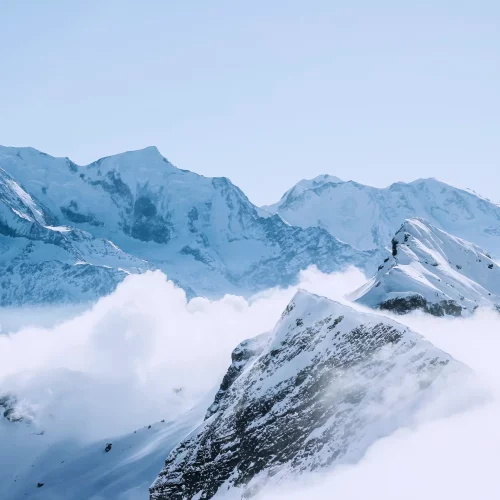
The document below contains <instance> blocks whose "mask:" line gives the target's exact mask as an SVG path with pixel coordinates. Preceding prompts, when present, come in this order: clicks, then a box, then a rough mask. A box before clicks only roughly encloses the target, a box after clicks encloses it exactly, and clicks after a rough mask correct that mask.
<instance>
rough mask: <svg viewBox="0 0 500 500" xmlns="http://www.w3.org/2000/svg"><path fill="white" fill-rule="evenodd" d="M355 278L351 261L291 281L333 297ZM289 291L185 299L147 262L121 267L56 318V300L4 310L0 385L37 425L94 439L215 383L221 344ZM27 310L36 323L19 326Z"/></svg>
mask: <svg viewBox="0 0 500 500" xmlns="http://www.w3.org/2000/svg"><path fill="white" fill-rule="evenodd" d="M363 279H364V277H363V275H362V274H361V273H360V272H359V271H356V270H349V271H347V272H346V273H344V274H334V275H323V274H322V273H320V272H319V271H317V270H316V269H314V268H313V269H309V270H307V271H304V272H303V273H301V284H300V286H301V287H303V288H306V289H308V290H310V291H312V292H315V293H321V294H328V295H330V296H331V297H336V298H341V296H342V295H343V294H344V293H345V292H346V291H347V290H348V289H349V288H352V286H354V285H355V284H357V283H360V282H362V281H363ZM353 282H354V283H353ZM351 285H352V286H351ZM295 291H296V287H294V288H290V289H286V290H281V289H273V290H267V291H266V292H263V293H260V294H258V295H256V296H255V297H252V298H251V299H250V300H245V299H244V298H242V297H236V296H231V295H227V296H225V297H223V298H222V299H220V300H216V301H210V300H207V299H204V298H195V299H193V300H191V301H190V302H187V301H186V297H185V294H184V292H183V291H182V290H181V289H179V288H177V287H175V286H174V285H173V283H172V282H169V281H167V280H166V278H165V276H164V275H163V274H162V273H160V272H154V273H146V274H144V275H140V276H139V275H133V276H129V277H128V278H127V279H126V280H125V281H124V282H123V283H122V284H121V285H120V286H119V287H118V289H117V290H116V291H115V292H114V293H113V294H111V295H110V296H108V297H105V298H103V299H101V300H100V301H99V302H98V303H97V304H96V305H95V306H94V307H92V308H91V309H90V310H87V311H84V312H79V311H77V314H76V316H74V317H72V318H71V319H67V320H65V321H63V322H58V321H57V320H56V318H58V317H60V315H61V312H62V311H61V309H60V308H55V309H54V310H53V312H52V314H51V312H50V311H47V310H45V311H44V310H37V311H35V312H36V315H32V316H31V317H30V316H29V314H30V313H31V312H32V311H31V310H27V311H23V310H22V309H21V310H12V311H5V310H4V311H2V312H1V313H0V323H1V322H3V323H4V324H9V325H12V326H13V327H14V329H15V330H18V331H15V333H12V334H9V335H7V334H4V335H0V395H2V394H5V393H7V392H11V393H13V394H15V395H16V396H17V397H18V398H19V400H20V403H22V405H23V407H25V408H31V409H32V412H33V413H34V414H35V416H36V418H35V423H36V425H37V426H38V427H40V428H43V429H47V428H48V429H50V430H51V432H52V434H55V433H58V434H60V435H61V437H68V436H71V437H79V438H84V439H97V438H100V437H109V436H111V435H116V434H121V433H125V432H128V431H131V430H134V429H135V428H137V427H140V426H142V425H145V424H148V423H150V422H153V421H156V420H160V419H162V418H166V419H170V418H175V417H176V416H178V415H179V414H181V412H183V411H185V410H186V409H188V408H189V407H190V406H191V405H193V404H194V403H195V402H196V401H199V400H200V399H201V398H203V397H204V395H205V394H206V393H207V392H208V391H211V390H215V389H217V388H218V385H219V384H220V381H221V379H222V376H223V375H224V373H225V371H226V369H227V367H228V365H229V363H230V355H231V351H232V350H233V349H234V348H235V347H236V345H237V344H238V343H239V342H241V341H242V340H244V339H246V338H249V337H253V336H255V335H258V334H260V333H262V332H264V331H267V330H270V329H272V327H273V326H274V324H275V323H276V321H277V320H278V318H279V316H280V314H281V312H282V310H283V309H284V307H285V306H286V304H287V303H288V301H289V300H290V299H291V297H292V296H293V294H294V293H295ZM70 311H72V312H73V313H74V310H71V309H70ZM17 315H19V316H17ZM27 316H28V317H30V321H33V322H38V324H40V325H42V326H22V325H25V324H26V323H27V322H28V321H29V320H28V319H27ZM5 319H7V320H8V321H2V320H5ZM20 325H21V326H20ZM19 328H20V329H19ZM4 332H5V328H4Z"/></svg>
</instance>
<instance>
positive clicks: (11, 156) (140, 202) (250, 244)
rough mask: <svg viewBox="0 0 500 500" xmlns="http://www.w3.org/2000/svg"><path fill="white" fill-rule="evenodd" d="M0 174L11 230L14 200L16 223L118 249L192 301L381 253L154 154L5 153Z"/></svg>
mask: <svg viewBox="0 0 500 500" xmlns="http://www.w3.org/2000/svg"><path fill="white" fill-rule="evenodd" d="M0 168H2V169H3V171H4V172H5V175H6V176H7V177H8V179H9V180H8V183H10V188H9V189H8V193H6V194H5V193H4V194H2V195H1V197H0V201H2V202H3V203H4V214H3V215H4V217H5V218H6V220H10V219H12V217H14V215H16V214H17V212H15V210H17V208H16V207H15V206H10V205H9V203H10V201H9V200H10V199H11V197H12V196H14V195H16V193H17V201H16V203H21V202H22V203H23V206H24V211H23V212H22V215H19V217H21V218H23V217H29V218H30V221H31V222H32V220H34V221H36V222H37V224H38V225H41V226H44V227H45V226H47V225H50V226H52V228H53V229H52V230H50V229H46V231H51V232H53V233H57V234H62V233H63V232H64V231H66V232H67V229H65V228H72V229H73V231H77V230H78V231H80V232H79V233H78V234H86V235H91V236H92V237H93V238H104V239H106V240H109V241H112V242H113V244H114V245H115V248H116V247H118V248H120V249H122V250H123V251H124V252H126V253H127V254H128V255H133V256H134V257H135V258H136V259H138V260H141V261H146V262H148V263H150V264H149V265H154V266H157V267H158V268H160V269H162V270H163V271H165V272H166V273H167V275H168V276H169V278H170V279H173V280H174V281H176V282H178V283H180V284H181V286H183V287H184V288H185V289H186V290H187V291H188V293H190V294H191V295H194V294H199V295H208V296H220V295H223V294H225V293H239V294H247V293H250V292H255V291H258V290H261V289H264V288H268V287H272V286H277V285H288V284H291V283H292V282H294V281H295V280H296V277H297V273H298V272H299V271H300V270H302V269H305V268H307V267H308V266H310V265H311V264H315V265H317V266H318V268H319V269H320V270H322V271H326V272H331V271H336V270H339V269H341V268H343V267H346V266H347V265H355V266H358V267H361V268H366V267H367V266H368V268H370V263H371V262H373V257H374V255H375V253H376V252H360V251H358V250H355V249H353V248H352V247H351V246H350V245H348V244H345V243H342V242H340V241H338V240H337V239H336V238H334V237H333V236H332V235H331V234H330V233H328V232H327V231H325V230H322V229H319V228H307V229H302V228H298V227H291V226H290V225H288V224H286V223H284V222H283V221H282V220H281V219H280V218H279V217H278V216H271V217H269V214H266V213H264V212H263V211H262V210H260V209H259V208H257V207H255V206H254V205H253V204H252V203H251V202H250V201H249V200H248V198H247V197H246V196H245V195H244V194H243V193H242V192H241V191H240V190H239V189H238V188H237V187H236V186H234V185H233V184H232V183H231V182H230V181H229V180H228V179H226V178H207V177H203V176H200V175H197V174H195V173H192V172H188V171H186V170H180V169H178V168H176V167H174V166H173V165H172V164H171V163H170V162H169V161H168V160H167V159H165V158H164V157H163V156H162V155H161V154H160V153H159V151H158V150H157V149H156V148H154V147H150V148H146V149H144V150H140V151H132V152H127V153H123V154H118V155H115V156H111V157H108V158H102V159H100V160H98V161H96V162H94V163H92V164H90V165H86V166H79V165H76V164H74V163H73V162H71V161H70V160H69V159H67V158H53V157H51V156H48V155H46V154H44V153H41V152H39V151H36V150H34V149H31V148H5V147H2V148H0ZM12 183H14V184H12ZM13 186H14V187H13ZM15 186H17V188H16V187H15ZM14 188H15V189H14ZM16 189H17V191H16ZM21 191H22V193H21ZM13 193H14V194H13ZM19 193H21V194H19ZM4 198H5V200H4ZM19 200H21V201H19ZM22 200H24V201H22ZM45 214H50V217H49V216H48V215H45ZM1 220H2V219H0V225H1V224H2V222H1ZM54 228H58V229H54ZM82 231H83V232H84V233H81V232H82ZM4 233H5V231H4ZM23 234H24V233H23ZM75 234H76V233H75ZM16 235H17V233H16ZM112 267H114V264H113V265H112Z"/></svg>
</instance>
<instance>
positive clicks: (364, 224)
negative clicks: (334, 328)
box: [263, 178, 500, 258]
mask: <svg viewBox="0 0 500 500" xmlns="http://www.w3.org/2000/svg"><path fill="white" fill-rule="evenodd" d="M263 208H264V209H265V210H267V211H268V212H269V213H273V214H278V215H280V217H281V218H282V219H283V220H284V221H286V222H288V223H289V224H292V225H295V226H300V227H303V228H310V227H322V228H324V229H326V230H327V231H329V232H330V233H331V234H332V235H334V236H335V237H336V238H339V239H340V240H341V241H344V242H346V243H349V244H350V245H352V246H354V247H355V248H358V249H360V250H369V249H374V248H382V247H384V246H389V245H390V241H391V238H392V236H393V235H394V233H395V232H396V231H397V230H398V229H399V228H400V227H401V224H402V223H403V222H404V221H405V220H406V219H411V218H414V217H420V218H423V219H425V220H427V221H429V222H430V223H431V224H432V225H433V226H435V227H437V228H439V229H442V230H444V231H446V232H448V233H450V234H454V235H456V236H459V237H460V238H464V239H466V240H468V241H472V242H474V243H476V244H477V245H480V246H481V247H482V248H485V249H487V250H488V251H489V252H491V254H492V255H493V256H494V257H496V258H500V206H499V205H497V204H495V203H492V202H491V201H489V200H487V199H485V198H481V197H480V196H478V195H477V194H475V193H473V192H470V191H464V190H462V189H457V188H454V187H452V186H449V185H447V184H445V183H443V182H439V181H437V180H435V179H420V180H417V181H414V182H410V183H408V184H405V183H403V182H397V183H395V184H392V185H391V186H389V187H387V188H383V189H379V188H374V187H370V186H364V185H362V184H358V183H357V182H353V181H348V182H341V181H339V180H338V179H336V178H334V180H332V181H330V182H324V183H320V184H318V185H315V184H314V182H313V181H306V182H305V183H304V181H302V182H300V183H299V184H297V186H295V187H294V188H292V189H291V190H289V191H287V193H286V194H285V195H284V196H283V197H282V198H281V200H280V201H279V202H278V203H276V204H274V205H270V206H267V207H263Z"/></svg>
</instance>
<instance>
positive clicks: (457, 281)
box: [349, 219, 500, 316]
mask: <svg viewBox="0 0 500 500" xmlns="http://www.w3.org/2000/svg"><path fill="white" fill-rule="evenodd" d="M349 298H350V299H351V300H355V301H358V302H360V303H361V304H364V305H367V306H369V307H374V308H380V309H384V310H389V311H392V312H395V313H397V314H406V313H408V312H411V311H414V310H421V311H424V312H426V313H429V314H433V315H434V316H461V315H467V314H471V313H473V312H474V311H475V310H476V309H477V308H478V307H480V306H483V307H492V308H493V307H496V306H497V305H498V304H500V267H499V266H498V265H497V264H496V263H495V262H494V261H492V259H491V257H490V256H489V255H488V254H487V253H486V252H485V251H484V250H482V249H481V248H479V247H478V246H476V245H474V244H472V243H469V242H468V241H465V240H462V239H460V238H457V237H455V236H453V235H451V234H448V233H445V232H444V231H441V230H440V229H437V228H436V227H434V226H432V225H431V224H429V223H428V222H427V221H424V220H422V219H410V220H407V221H405V223H404V224H403V225H402V227H401V229H400V230H399V231H398V232H397V233H396V235H395V236H394V238H393V239H392V257H389V258H388V259H386V260H384V261H383V262H382V263H381V264H380V266H379V267H378V271H377V273H376V274H375V276H374V277H373V278H372V279H370V280H369V281H368V282H367V283H366V284H365V285H363V286H362V287H361V288H359V289H358V290H356V291H355V292H354V293H352V294H351V295H350V297H349Z"/></svg>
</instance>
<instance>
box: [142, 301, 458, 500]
mask: <svg viewBox="0 0 500 500" xmlns="http://www.w3.org/2000/svg"><path fill="white" fill-rule="evenodd" d="M465 373H468V369H467V368H466V367H464V366H463V365H462V364H461V363H459V362H457V361H455V360H454V359H452V358H451V357H450V356H449V355H448V354H446V353H444V352H442V351H440V350H439V349H437V348H436V347H434V346H433V345H432V344H430V343H429V342H428V341H426V340H425V339H423V338H422V337H421V336H420V335H418V334H416V333H414V332H412V331H411V330H409V329H408V328H406V327H404V326H403V325H401V324H398V323H397V322H395V321H392V320H390V319H387V318H384V317H381V316H378V315H374V314H367V313H361V312H358V311H355V310H354V309H352V308H350V307H347V306H345V305H341V304H339V303H336V302H332V301H330V300H328V299H326V298H322V297H318V296H316V295H312V294H310V293H306V292H298V293H297V295H296V296H295V297H294V298H293V300H292V301H291V302H290V303H289V305H288V306H287V307H286V309H285V311H284V312H283V315H282V318H281V320H280V321H279V322H278V323H277V325H276V327H275V328H274V331H273V332H272V333H271V334H270V335H268V336H261V337H258V338H257V339H253V340H250V341H246V342H244V343H243V344H241V345H240V346H239V347H238V348H237V349H236V350H235V351H234V353H233V363H232V365H231V367H230V368H229V370H228V372H227V374H226V377H225V378H224V380H223V382H222V384H221V388H220V391H219V393H218V394H217V396H216V398H215V401H214V403H213V404H212V406H211V407H210V408H209V411H208V413H207V417H206V420H205V422H204V424H203V425H201V426H200V427H199V428H198V429H196V430H195V431H194V432H193V433H192V434H191V435H190V436H188V437H187V438H186V439H185V440H184V441H183V442H182V443H180V444H179V446H178V447H177V448H176V449H174V450H173V451H172V452H171V453H170V455H169V456H168V458H167V460H166V464H165V468H164V469H163V471H162V472H161V473H160V475H159V477H158V479H157V480H156V482H155V483H154V484H153V486H152V487H151V499H152V500H166V499H168V500H175V499H179V500H180V499H184V498H206V499H208V498H212V497H214V496H218V495H219V494H220V495H221V496H223V495H224V494H225V493H226V492H227V490H231V489H237V490H238V491H240V492H241V495H242V497H243V496H244V497H245V498H246V497H250V496H252V495H253V494H255V493H256V492H258V491H259V489H260V488H261V487H262V486H263V485H265V484H266V483H267V482H268V481H280V480H283V479H286V478H290V476H291V475H294V476H295V475H297V474H299V473H302V472H306V471H312V470H318V469H321V468H327V467H334V466H336V465H339V464H343V463H344V464H345V463H354V462H357V461H359V460H360V459H361V458H362V456H363V455H364V453H365V451H366V450H367V448H368V447H369V446H370V445H371V444H372V443H373V442H374V441H376V440H377V439H378V438H380V437H382V436H386V435H388V434H390V433H391V432H393V431H394V430H396V429H397V428H399V427H401V426H404V425H407V424H410V423H411V422H412V419H413V418H414V417H415V415H416V414H417V413H418V412H419V410H421V409H422V408H424V407H425V406H426V404H427V403H429V402H430V401H431V400H432V399H433V397H434V396H435V394H436V393H438V392H439V390H440V389H442V388H443V386H444V385H445V381H447V379H448V377H451V378H452V379H453V381H454V382H456V379H455V377H459V376H461V375H462V374H465ZM441 384H443V385H441Z"/></svg>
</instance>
